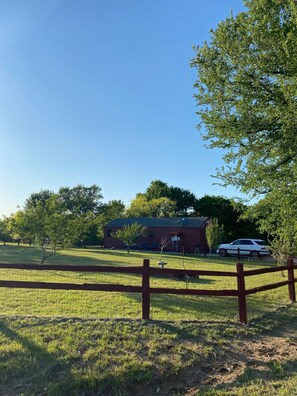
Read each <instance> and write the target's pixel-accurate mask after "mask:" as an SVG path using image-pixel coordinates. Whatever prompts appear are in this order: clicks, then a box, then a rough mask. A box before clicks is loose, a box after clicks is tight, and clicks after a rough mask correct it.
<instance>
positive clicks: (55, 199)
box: [0, 180, 258, 261]
mask: <svg viewBox="0 0 297 396" xmlns="http://www.w3.org/2000/svg"><path fill="white" fill-rule="evenodd" d="M102 200H103V196H102V191H101V188H100V187H99V186H97V185H92V186H90V187H86V186H83V185H77V186H75V187H72V188H70V187H61V188H60V189H59V190H58V191H57V192H53V191H50V190H41V191H39V192H37V193H32V194H31V195H30V196H29V197H28V199H26V201H25V203H24V205H23V208H22V209H19V210H18V211H17V212H16V213H14V214H13V215H11V216H10V217H7V218H4V219H2V220H0V240H2V241H3V242H4V243H5V242H6V241H9V240H15V241H18V242H20V241H27V242H28V243H34V244H36V245H38V246H39V247H40V248H41V250H42V252H43V254H42V261H44V260H45V259H46V258H47V257H49V256H50V255H52V254H54V253H55V252H57V251H58V250H60V249H64V248H66V247H68V246H71V245H80V246H85V245H87V244H89V245H90V244H102V241H103V231H104V226H105V225H106V224H107V223H108V222H109V221H111V220H113V219H116V218H119V217H136V218H137V217H164V216H180V215H183V216H185V215H187V216H207V217H214V218H216V219H218V222H219V224H220V226H222V225H223V226H224V230H225V232H224V238H225V239H226V240H230V239H234V238H236V237H238V236H243V235H253V236H258V232H257V230H256V226H255V224H254V223H252V222H250V221H248V220H242V219H241V215H242V213H243V212H244V208H243V207H242V206H238V205H237V206H236V205H235V203H234V202H233V201H232V200H230V199H227V198H223V197H218V196H204V197H202V198H200V199H198V198H196V197H195V195H194V194H193V193H191V192H190V191H188V190H184V189H181V188H179V187H173V186H172V187H170V186H168V185H167V184H166V183H164V182H162V181H160V180H155V181H153V182H152V183H151V184H150V186H149V187H148V188H147V189H146V191H145V192H144V193H139V194H137V195H136V197H135V199H133V200H132V201H131V204H130V206H129V207H127V208H126V207H125V205H124V204H123V202H122V201H120V200H112V201H109V202H107V203H103V201H102ZM124 231H125V230H124ZM132 234H133V233H132ZM117 237H120V235H117ZM128 239H129V238H128ZM127 244H128V245H129V244H130V242H129V241H128V242H127Z"/></svg>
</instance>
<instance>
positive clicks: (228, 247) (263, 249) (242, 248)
mask: <svg viewBox="0 0 297 396" xmlns="http://www.w3.org/2000/svg"><path fill="white" fill-rule="evenodd" d="M238 249H239V250H238ZM217 253H219V255H220V256H221V257H226V256H229V255H239V256H251V257H254V258H259V257H262V256H269V255H270V250H269V249H268V247H267V246H266V242H265V241H263V240H262V239H250V238H244V239H236V240H235V241H233V242H231V243H223V244H222V245H220V246H219V247H218V249H217Z"/></svg>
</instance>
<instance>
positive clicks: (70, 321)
mask: <svg viewBox="0 0 297 396" xmlns="http://www.w3.org/2000/svg"><path fill="white" fill-rule="evenodd" d="M144 258H149V259H150V263H151V266H157V265H158V264H157V262H158V260H159V259H160V256H159V255H158V254H154V253H144V252H131V253H130V254H127V253H126V252H124V251H112V250H111V251H106V250H103V249H99V248H90V249H70V250H68V251H65V252H63V254H60V255H58V256H56V257H54V258H51V260H49V263H55V264H56V263H57V264H58V263H60V264H77V265H84V264H85V265H87V264H88V265H90V264H94V265H107V264H109V265H111V264H113V265H125V266H126V265H133V266H134V265H141V264H142V261H143V259H144ZM39 259H40V252H39V251H38V250H37V249H35V248H33V247H26V246H21V247H19V248H17V247H15V246H1V247H0V262H7V263H16V262H17V263H38V261H39ZM162 259H163V260H165V261H167V263H168V264H167V268H168V267H169V268H170V267H172V268H191V269H196V268H197V269H213V270H228V271H235V262H236V261H235V260H234V259H224V260H221V259H219V258H214V257H210V258H204V257H195V256H189V257H183V256H179V255H164V256H163V258H162ZM266 265H271V263H267V262H266V261H264V260H263V261H261V260H259V261H257V260H251V261H246V262H245V266H246V267H247V268H259V267H261V266H266ZM0 278H1V279H19V280H24V279H27V280H29V279H30V280H34V279H35V280H43V281H55V282H65V281H67V282H69V281H74V282H76V283H78V282H79V283H83V282H88V283H90V282H104V283H121V284H122V283H124V284H133V285H134V284H135V285H138V284H140V278H139V277H138V276H136V275H135V276H132V275H124V274H122V275H120V274H118V275H115V274H94V273H76V272H69V273H68V272H66V273H63V272H62V271H44V272H43V271H28V270H27V271H20V270H3V269H2V270H0ZM279 280H281V277H280V274H278V275H276V274H270V275H265V276H263V277H262V278H261V279H260V280H259V279H257V278H255V279H251V278H249V282H251V285H252V284H253V285H256V284H260V283H261V282H271V281H279ZM253 282H254V283H253ZM152 283H153V284H154V285H159V286H160V285H162V286H164V285H166V286H169V287H187V286H188V287H191V288H192V287H196V288H232V287H235V285H234V279H233V280H232V279H231V280H229V279H228V278H218V277H201V279H197V280H195V281H191V282H190V283H187V282H184V281H177V280H173V279H168V278H160V277H159V278H155V279H153V281H152ZM0 307H1V308H0V371H1V376H0V395H1V396H2V395H24V396H29V395H30V396H31V395H51V396H59V395H61V396H62V395H63V396H64V395H71V396H72V395H74V396H75V395H85V396H88V395H90V396H91V395H104V396H106V395H117V396H120V395H121V396H124V395H127V396H128V395H131V394H133V395H135V396H137V395H144V394H145V395H148V396H150V395H156V394H157V395H158V394H159V395H168V396H169V395H179V396H181V395H187V396H194V395H195V396H198V395H222V396H223V395H230V396H231V395H238V396H239V395H242V396H243V395H248V396H255V395H259V396H260V395H270V396H272V395H284V396H285V395H287V396H289V395H296V389H297V387H296V385H297V338H296V318H297V308H296V305H295V304H288V302H287V289H286V288H285V287H284V288H280V289H276V290H273V291H271V292H263V293H259V294H258V295H255V296H252V297H249V298H248V314H249V319H250V322H249V325H248V326H243V325H240V324H238V323H237V301H236V298H235V299H232V298H227V299H226V298H202V297H184V296H165V295H164V296H163V295H156V296H153V298H152V318H153V320H151V321H142V320H140V319H139V318H140V317H141V296H140V295H138V294H132V293H130V294H127V293H103V292H76V291H58V292H57V291H45V290H29V289H23V290H22V289H19V290H17V289H5V288H2V289H0Z"/></svg>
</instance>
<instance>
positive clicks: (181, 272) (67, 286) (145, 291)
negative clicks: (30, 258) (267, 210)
mask: <svg viewBox="0 0 297 396" xmlns="http://www.w3.org/2000/svg"><path fill="white" fill-rule="evenodd" d="M0 269H8V270H12V269H17V270H37V271H61V272H62V271H72V272H97V273H98V272H109V273H130V274H131V273H134V274H141V275H142V285H141V286H131V285H127V286H126V285H119V284H91V283H82V284H78V283H53V282H31V281H15V280H0V287H6V288H26V289H54V290H82V291H103V292H127V293H141V294H142V319H146V320H149V319H150V296H151V294H178V295H197V296H217V297H218V296H220V297H226V296H231V297H237V299H238V312H239V321H240V323H247V301H246V296H248V295H250V294H255V293H258V292H261V291H266V290H272V289H275V288H278V287H282V286H286V285H288V293H289V300H290V301H291V302H296V291H295V283H296V281H297V279H296V278H295V277H294V269H297V265H294V263H293V260H292V259H288V261H287V265H285V266H282V267H269V268H261V269H256V270H244V266H243V264H242V263H237V264H236V272H231V271H205V270H185V269H170V268H166V269H165V268H152V267H150V262H149V260H148V259H145V260H143V266H142V267H141V266H138V267H136V266H133V267H130V266H129V267H117V266H90V265H87V266H78V265H48V264H42V265H40V264H6V263H5V264H3V263H0ZM284 271H288V279H287V280H285V281H282V282H277V283H273V284H269V285H263V286H258V287H255V288H252V289H246V287H245V277H249V276H257V275H262V274H267V273H271V272H284ZM160 275H163V276H164V275H173V276H174V275H175V276H185V275H188V276H201V275H203V276H215V277H236V278H237V289H234V290H209V289H208V290H207V289H189V288H186V289H182V288H180V289H176V288H164V287H150V278H151V276H160Z"/></svg>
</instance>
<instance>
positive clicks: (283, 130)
mask: <svg viewBox="0 0 297 396" xmlns="http://www.w3.org/2000/svg"><path fill="white" fill-rule="evenodd" d="M245 5H246V6H247V11H245V12H242V13H240V14H238V15H237V16H236V17H233V16H231V17H229V18H226V20H224V21H222V22H221V23H220V24H219V25H218V27H217V29H216V30H214V31H212V36H211V39H210V42H209V43H205V44H204V45H203V46H202V47H201V48H199V47H197V48H196V56H195V58H194V59H193V60H192V62H191V65H192V66H193V67H195V68H196V69H197V81H196V83H195V89H196V93H195V99H196V101H197V105H198V111H197V114H198V116H199V117H200V119H201V120H202V122H203V124H204V126H205V130H203V138H204V139H205V141H207V142H208V144H209V147H211V148H214V147H218V148H221V149H223V150H224V156H223V159H224V161H225V164H226V166H225V167H223V168H222V169H220V170H217V176H218V177H219V178H220V180H221V183H222V184H223V185H228V184H232V185H234V186H235V187H237V188H238V189H239V190H241V191H242V192H243V193H245V194H248V195H250V197H254V198H259V196H262V197H264V201H263V202H260V203H259V204H258V205H257V206H256V207H255V208H254V209H253V210H251V211H250V212H251V213H252V216H254V217H255V218H257V219H258V222H259V225H260V227H261V229H262V231H267V232H268V233H269V234H270V236H271V238H272V239H273V240H274V241H276V242H275V243H276V245H275V246H278V248H277V249H278V250H279V249H280V247H279V246H280V245H281V244H283V246H285V248H284V250H286V251H287V253H288V252H290V254H292V253H293V252H297V240H296V238H295V237H293V234H292V233H294V232H295V231H296V228H297V227H296V224H297V220H295V219H296V218H297V207H296V204H295V203H294V202H295V201H294V200H296V185H297V6H296V2H294V1H292V0H288V1H286V2H283V1H279V0H247V1H245ZM292 197H294V198H292ZM280 241H281V242H280ZM288 254H289V253H288Z"/></svg>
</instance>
